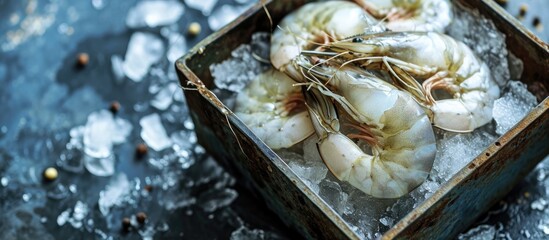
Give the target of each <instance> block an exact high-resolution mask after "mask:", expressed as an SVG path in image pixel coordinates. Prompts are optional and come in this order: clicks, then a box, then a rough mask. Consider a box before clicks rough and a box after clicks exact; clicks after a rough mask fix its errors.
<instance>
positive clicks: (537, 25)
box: [532, 17, 543, 32]
mask: <svg viewBox="0 0 549 240" xmlns="http://www.w3.org/2000/svg"><path fill="white" fill-rule="evenodd" d="M532 25H534V27H535V28H536V30H537V31H538V32H541V31H543V24H541V21H540V20H539V17H534V19H533V20H532Z"/></svg>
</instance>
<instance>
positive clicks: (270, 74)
mask: <svg viewBox="0 0 549 240" xmlns="http://www.w3.org/2000/svg"><path fill="white" fill-rule="evenodd" d="M355 2H356V3H353V2H347V1H323V2H316V3H308V4H306V5H304V6H302V7H301V8H299V9H297V10H296V11H294V12H292V13H290V14H289V15H287V16H286V17H285V18H284V19H283V20H282V21H281V22H280V23H279V26H278V28H277V29H276V30H275V31H274V32H273V34H272V37H271V49H270V50H271V53H270V61H271V63H272V66H273V69H271V70H269V71H267V72H265V73H263V74H261V75H259V76H258V77H257V79H255V80H253V81H252V82H251V83H250V84H249V85H248V86H247V87H246V89H244V91H242V92H241V93H239V95H238V97H237V100H236V109H235V114H236V115H237V116H238V117H239V118H240V119H241V120H242V121H243V122H244V123H245V124H247V125H248V126H249V127H250V128H251V130H252V131H253V132H254V133H255V134H256V135H258V137H259V138H260V139H262V140H263V141H264V142H265V143H266V144H267V145H268V146H269V147H271V148H273V149H280V148H290V147H292V146H293V145H295V144H297V143H299V142H301V141H302V140H304V139H306V138H307V137H309V136H310V135H312V134H316V136H317V137H318V142H317V148H318V152H319V155H320V157H321V158H322V160H323V162H324V163H325V164H326V166H327V167H328V169H329V170H330V172H331V173H332V174H333V175H334V176H335V177H336V178H337V179H339V180H340V181H345V182H348V183H349V184H351V185H352V186H354V187H356V188H357V189H359V190H361V191H362V192H364V193H366V194H368V195H370V196H373V197H376V198H399V197H402V196H404V195H406V194H408V193H409V192H410V191H412V190H414V189H415V188H417V187H418V186H419V185H420V184H421V183H422V182H424V181H425V179H426V178H427V177H428V176H429V173H430V171H431V168H432V166H433V162H434V160H435V155H436V150H437V147H436V139H435V134H434V129H433V128H439V129H442V130H445V131H452V132H460V133H463V132H471V131H473V130H474V129H476V128H478V127H480V126H482V125H484V124H486V123H488V122H490V121H491V120H492V107H493V103H494V100H495V99H497V98H498V97H499V94H500V93H499V87H498V85H497V84H496V83H495V82H494V80H493V79H492V76H491V73H490V69H489V68H488V67H487V65H486V64H485V63H483V62H482V61H481V60H480V59H479V58H478V57H477V56H475V54H474V53H473V51H472V50H471V49H469V48H468V47H467V46H466V45H464V44H463V43H461V42H459V41H457V40H455V39H453V38H452V37H450V36H447V35H445V34H444V33H443V32H444V29H445V27H446V26H448V24H450V22H451V19H452V9H451V7H452V5H451V4H450V2H449V1H448V0H393V1H388V0H387V1H382V0H356V1H355ZM343 123H345V124H343ZM343 126H345V127H343ZM344 132H346V133H344ZM359 141H361V142H363V143H366V144H367V145H368V146H369V149H368V151H364V149H362V148H361V147H359V145H358V144H357V142H359Z"/></svg>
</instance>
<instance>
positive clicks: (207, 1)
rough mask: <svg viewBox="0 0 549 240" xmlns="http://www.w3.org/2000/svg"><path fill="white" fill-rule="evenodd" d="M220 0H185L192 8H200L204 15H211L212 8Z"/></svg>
mask: <svg viewBox="0 0 549 240" xmlns="http://www.w3.org/2000/svg"><path fill="white" fill-rule="evenodd" d="M217 1H218V0H185V4H187V6H189V7H190V8H194V9H196V10H199V11H201V12H202V14H204V16H208V15H210V13H211V12H212V9H213V8H214V6H215V4H216V3H217Z"/></svg>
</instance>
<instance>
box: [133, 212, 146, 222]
mask: <svg viewBox="0 0 549 240" xmlns="http://www.w3.org/2000/svg"><path fill="white" fill-rule="evenodd" d="M135 218H136V219H137V222H138V223H139V224H143V223H145V221H146V220H147V215H146V214H145V213H144V212H138V213H137V214H136V215H135Z"/></svg>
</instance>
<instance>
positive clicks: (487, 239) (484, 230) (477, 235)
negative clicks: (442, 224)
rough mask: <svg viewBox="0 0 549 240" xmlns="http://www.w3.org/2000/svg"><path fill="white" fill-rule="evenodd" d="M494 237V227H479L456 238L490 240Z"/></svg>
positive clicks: (460, 239) (461, 239)
mask: <svg viewBox="0 0 549 240" xmlns="http://www.w3.org/2000/svg"><path fill="white" fill-rule="evenodd" d="M495 237H496V227H494V226H491V225H480V226H478V227H476V228H473V229H471V230H469V231H468V232H466V233H463V234H460V235H459V236H458V239H459V240H492V239H495Z"/></svg>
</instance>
